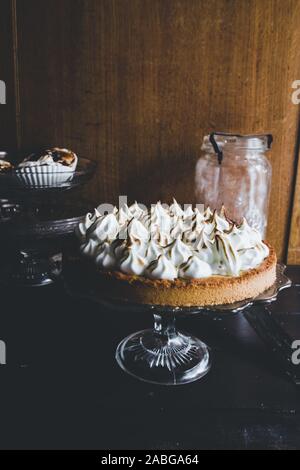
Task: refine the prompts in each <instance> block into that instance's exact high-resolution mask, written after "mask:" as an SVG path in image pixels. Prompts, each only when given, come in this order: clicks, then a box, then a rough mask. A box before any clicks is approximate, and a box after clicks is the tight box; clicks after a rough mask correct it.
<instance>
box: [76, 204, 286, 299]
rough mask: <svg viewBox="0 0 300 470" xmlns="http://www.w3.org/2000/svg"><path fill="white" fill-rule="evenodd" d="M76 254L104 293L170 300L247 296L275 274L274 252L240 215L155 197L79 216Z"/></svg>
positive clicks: (115, 296) (265, 285) (256, 292)
mask: <svg viewBox="0 0 300 470" xmlns="http://www.w3.org/2000/svg"><path fill="white" fill-rule="evenodd" d="M76 232H77V236H78V238H79V240H80V252H81V254H82V255H83V256H84V257H85V258H86V260H89V261H88V265H89V266H91V265H93V268H92V270H93V272H97V275H96V276H94V278H95V279H96V284H97V286H98V287H99V290H101V291H103V292H105V295H106V296H107V297H109V298H113V299H119V300H123V301H130V302H135V303H143V304H152V305H170V306H205V305H222V304H230V303H234V302H237V301H241V300H245V299H248V298H253V297H256V296H258V295H259V294H261V293H262V292H264V291H265V290H266V289H268V288H269V287H271V286H272V284H273V283H274V282H275V279H276V262H277V259H276V253H275V251H274V249H273V248H272V247H271V246H270V245H269V244H268V243H266V242H264V241H263V240H262V238H261V236H260V234H259V232H258V231H257V230H256V229H254V228H251V227H250V226H249V225H248V223H247V221H246V220H245V219H244V220H243V221H242V222H241V223H240V224H237V223H235V222H233V221H232V220H230V219H228V218H227V217H226V213H225V210H224V209H222V210H221V211H220V212H219V213H218V212H217V211H214V212H212V211H211V210H210V209H209V208H207V209H206V210H205V211H204V212H201V211H200V210H199V209H198V208H197V207H196V208H192V207H191V206H188V208H182V207H181V206H180V205H179V204H178V203H177V202H176V201H175V200H174V202H173V204H172V205H171V206H167V205H165V204H161V203H160V202H158V203H157V204H156V205H154V206H152V207H151V209H150V210H146V208H142V207H141V206H140V205H139V204H137V203H135V204H133V205H132V206H130V207H128V206H127V205H125V206H124V207H122V208H120V209H117V208H114V210H113V211H112V212H111V213H109V214H107V215H101V214H100V213H99V212H98V211H95V213H94V214H87V216H86V217H85V219H84V220H83V221H82V222H81V223H80V224H79V226H78V228H77V231H76Z"/></svg>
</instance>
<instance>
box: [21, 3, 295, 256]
mask: <svg viewBox="0 0 300 470" xmlns="http://www.w3.org/2000/svg"><path fill="white" fill-rule="evenodd" d="M17 18H18V42H19V49H18V57H19V67H20V70H19V72H20V106H21V142H22V149H23V151H24V152H26V151H28V150H29V149H32V148H36V147H39V146H43V145H47V146H48V145H54V144H55V145H64V146H69V147H71V148H72V149H74V150H76V151H77V152H78V153H79V154H81V155H86V156H88V157H91V158H94V159H96V160H97V161H98V162H99V167H98V173H97V176H96V178H95V179H94V180H93V182H92V183H91V184H90V185H89V187H88V188H87V189H86V190H85V195H87V194H88V195H89V196H90V197H91V198H92V199H93V200H94V201H95V202H97V203H100V202H104V201H105V202H116V201H117V197H118V195H119V194H127V195H128V197H129V199H130V200H133V199H138V200H139V201H141V202H142V201H143V202H155V201H156V200H157V199H159V198H161V199H163V200H165V201H169V200H170V198H171V197H172V196H173V195H174V196H176V197H177V198H178V200H179V201H181V202H190V201H193V200H194V190H193V181H194V168H195V163H196V160H197V158H198V156H199V152H200V146H201V141H202V138H203V135H205V134H206V133H208V132H209V131H211V130H224V131H234V132H239V133H252V132H253V133H254V132H255V133H256V132H271V133H273V135H274V147H273V151H272V154H271V156H270V158H271V161H272V164H273V175H274V176H273V191H272V198H271V206H270V221H269V232H268V238H269V240H270V242H271V243H272V244H274V246H275V248H276V250H277V252H278V254H279V257H280V256H282V255H283V253H284V252H285V249H286V245H287V240H288V233H287V230H288V227H289V223H288V216H289V210H290V204H291V196H292V187H291V181H292V177H293V169H294V161H295V160H294V159H295V142H296V135H297V113H298V110H297V107H296V106H295V105H293V104H292V102H291V92H292V89H291V84H292V82H293V81H294V80H295V79H297V78H299V66H300V57H299V51H300V28H299V24H300V2H299V0H285V1H282V0H243V1H241V0H211V1H209V2H208V1H207V0H51V2H50V1H40V0H26V2H24V1H23V0H17ZM198 202H201V201H198Z"/></svg>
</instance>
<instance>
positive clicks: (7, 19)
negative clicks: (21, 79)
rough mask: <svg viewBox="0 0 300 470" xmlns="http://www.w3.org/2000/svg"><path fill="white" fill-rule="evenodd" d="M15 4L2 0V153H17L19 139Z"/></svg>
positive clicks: (0, 24)
mask: <svg viewBox="0 0 300 470" xmlns="http://www.w3.org/2000/svg"><path fill="white" fill-rule="evenodd" d="M15 28H16V8H15V2H14V1H10V0H0V80H2V81H4V82H5V85H6V104H0V151H1V150H5V151H9V152H15V151H16V150H17V148H18V144H19V139H18V132H17V118H16V116H17V114H18V113H17V109H16V100H17V97H18V91H17V87H18V84H17V67H15V65H16V64H15V50H16V41H15V39H16V31H15Z"/></svg>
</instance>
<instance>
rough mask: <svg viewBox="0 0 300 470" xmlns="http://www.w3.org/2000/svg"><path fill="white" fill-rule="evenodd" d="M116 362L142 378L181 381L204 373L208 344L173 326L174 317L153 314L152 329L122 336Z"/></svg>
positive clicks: (158, 381) (207, 364)
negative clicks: (125, 336)
mask: <svg viewBox="0 0 300 470" xmlns="http://www.w3.org/2000/svg"><path fill="white" fill-rule="evenodd" d="M116 360H117V362H118V364H119V366H120V367H121V368H122V369H123V370H124V371H125V372H127V373H128V374H130V375H132V376H134V377H136V378H138V379H140V380H143V381H145V382H150V383H155V384H160V385H181V384H186V383H189V382H194V381H195V380H198V379H200V378H201V377H203V376H204V375H206V374H207V373H208V372H209V370H210V367H211V361H210V354H209V350H208V347H207V346H206V344H204V343H203V342H202V341H200V340H199V339H198V338H195V337H194V336H190V335H189V334H186V333H182V332H179V331H177V330H176V328H175V318H174V317H171V316H169V315H154V329H152V330H143V331H139V332H137V333H133V334H132V335H130V336H128V337H127V338H125V339H124V340H123V341H121V343H120V344H119V346H118V348H117V351H116Z"/></svg>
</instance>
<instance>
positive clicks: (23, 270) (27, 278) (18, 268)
mask: <svg viewBox="0 0 300 470" xmlns="http://www.w3.org/2000/svg"><path fill="white" fill-rule="evenodd" d="M60 271H61V255H60V254H57V255H52V256H50V255H49V256H47V255H41V254H39V253H38V252H36V251H34V250H22V251H20V252H19V253H17V255H16V256H15V258H14V259H13V261H12V262H11V264H10V265H9V266H8V267H7V268H6V269H4V272H3V273H1V276H0V278H1V280H2V281H4V282H5V283H11V284H14V285H15V284H17V285H20V286H23V287H25V286H29V287H37V286H47V285H49V284H52V283H53V282H55V279H56V278H57V276H58V274H59V273H60Z"/></svg>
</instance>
